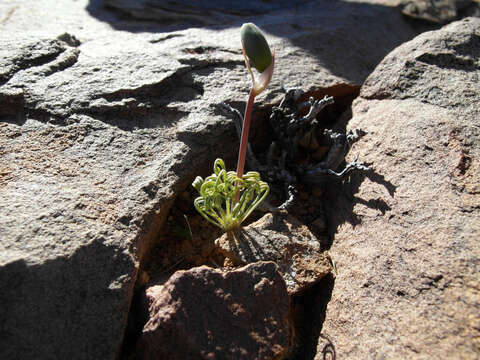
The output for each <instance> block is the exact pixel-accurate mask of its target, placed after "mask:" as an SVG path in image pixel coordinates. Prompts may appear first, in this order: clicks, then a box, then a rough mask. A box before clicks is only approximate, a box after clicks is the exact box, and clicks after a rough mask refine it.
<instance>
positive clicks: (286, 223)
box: [215, 214, 332, 295]
mask: <svg viewBox="0 0 480 360" xmlns="http://www.w3.org/2000/svg"><path fill="white" fill-rule="evenodd" d="M215 243H216V245H217V246H218V248H219V251H220V252H221V253H222V254H223V255H224V256H226V257H228V258H229V260H230V261H231V262H232V263H233V264H237V265H238V264H249V263H254V262H257V261H274V262H276V263H277V265H278V267H279V270H280V272H281V273H282V276H283V279H284V280H285V283H286V284H287V289H288V293H289V294H290V295H294V294H298V293H300V292H303V291H305V290H306V289H308V288H309V287H311V286H312V285H314V284H315V283H317V282H318V281H320V280H321V279H322V278H323V277H324V276H325V275H327V274H329V273H330V272H331V270H332V266H331V264H330V261H329V260H328V258H327V256H325V254H324V253H323V252H322V249H321V246H320V242H319V241H318V240H317V238H316V237H315V236H314V235H313V234H312V233H311V232H310V230H309V229H308V228H307V227H306V226H305V225H303V224H302V223H300V222H299V221H298V220H297V219H295V218H294V217H292V216H290V215H286V214H274V215H273V214H266V215H265V216H264V217H262V218H261V219H260V220H258V221H257V222H255V223H253V224H250V225H249V226H246V227H243V228H240V229H238V230H236V231H232V232H229V233H225V234H224V235H222V236H221V237H220V238H219V239H217V240H216V242H215Z"/></svg>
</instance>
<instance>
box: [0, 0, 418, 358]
mask: <svg viewBox="0 0 480 360" xmlns="http://www.w3.org/2000/svg"><path fill="white" fill-rule="evenodd" d="M101 4H102V3H101V2H98V1H93V0H92V1H87V0H79V1H73V2H58V3H54V2H52V1H50V0H35V1H33V0H26V1H21V2H1V3H0V28H1V32H0V34H1V35H0V55H1V56H0V238H1V242H0V293H1V295H0V319H1V321H0V323H1V327H0V328H1V333H2V337H1V340H0V358H22V359H26V360H28V359H45V358H51V357H52V356H54V355H52V354H55V356H57V357H60V358H72V359H114V358H117V357H118V356H119V353H120V351H121V350H120V348H121V344H122V341H123V340H122V339H123V335H124V330H125V326H126V320H127V313H128V310H129V307H130V303H131V298H132V292H133V289H134V283H135V281H136V278H137V272H138V269H139V267H140V266H141V265H142V264H143V263H144V261H145V259H146V257H147V256H148V255H149V251H150V249H151V248H152V246H153V244H154V242H155V241H156V235H157V233H158V231H159V229H160V228H161V227H162V224H163V223H164V218H165V216H166V214H167V212H168V211H169V208H170V205H171V204H172V202H173V200H174V198H175V196H176V195H177V193H180V192H182V191H183V190H184V189H185V188H186V187H187V186H189V183H190V182H191V180H192V179H193V178H194V177H195V176H196V175H198V174H200V175H205V171H204V169H211V164H212V162H213V160H214V158H215V157H217V156H222V157H224V158H228V157H233V156H234V152H235V151H236V145H235V144H233V143H232V139H235V135H234V129H233V125H232V123H231V121H230V120H228V119H227V118H226V117H225V116H224V115H223V114H221V113H220V112H219V111H218V109H217V107H216V104H218V103H220V102H222V101H226V102H228V103H230V104H233V105H235V106H238V107H243V105H244V101H245V99H246V98H247V94H248V87H249V81H250V79H249V77H248V74H247V72H246V69H245V66H244V62H243V58H242V55H241V50H240V44H239V39H238V36H239V34H238V28H239V26H240V22H238V23H237V22H231V23H228V24H227V25H222V26H220V27H218V28H215V29H213V28H198V27H196V26H195V27H194V28H191V26H192V24H189V23H188V22H184V24H183V25H182V26H177V27H176V28H175V29H173V28H172V26H170V25H168V24H155V23H142V22H138V21H137V20H134V21H130V20H128V19H125V18H124V17H122V16H117V15H116V13H114V12H111V11H107V10H105V9H104V8H103V6H102V5H101ZM320 10H321V11H320ZM236 19H239V18H236ZM376 19H378V21H377V20H376ZM235 21H238V20H235ZM242 21H243V20H242ZM392 24H396V25H392ZM258 25H260V26H264V27H265V28H266V31H267V36H268V38H269V41H271V42H272V44H274V45H275V47H276V49H277V56H278V58H277V59H278V61H277V64H278V66H277V70H276V75H275V77H274V83H273V84H272V86H271V87H270V90H269V92H267V93H266V96H263V97H261V98H259V99H258V103H259V104H260V103H262V104H265V103H266V102H270V103H273V102H274V101H276V99H278V98H279V96H280V95H279V94H280V90H278V89H279V88H280V83H282V82H285V84H286V85H287V86H300V85H301V86H303V85H305V84H308V85H309V86H310V85H311V87H312V88H322V87H335V86H336V85H339V87H337V88H335V89H338V88H342V89H347V90H346V91H347V92H348V91H350V93H352V92H353V91H357V89H358V85H360V84H361V83H362V82H363V80H364V79H365V78H366V77H367V75H368V74H369V72H370V71H371V70H372V69H373V68H374V66H375V65H376V63H377V62H378V61H379V60H380V59H381V58H382V57H383V55H384V54H385V53H386V52H387V51H389V50H390V49H391V48H392V47H394V46H396V45H397V44H399V43H401V42H403V41H405V40H406V39H409V38H411V37H412V36H413V35H414V30H412V29H411V28H410V26H409V25H407V24H406V23H404V22H403V20H402V18H401V17H400V16H399V15H398V14H397V12H396V11H395V10H394V9H390V8H388V9H387V8H384V7H378V6H372V5H366V4H346V3H345V4H344V3H338V4H336V5H335V4H333V3H331V2H328V1H326V2H322V3H321V4H320V3H319V4H317V3H316V2H311V3H309V4H308V5H305V6H304V7H301V9H299V11H298V12H297V13H296V14H295V15H292V14H291V11H290V10H281V9H280V10H276V11H275V12H271V13H265V15H261V16H259V17H258ZM391 26H396V31H393V32H392V31H390V29H391ZM115 29H121V30H122V31H117V30H115ZM367 30H369V31H367ZM366 44H367V46H365V45H366ZM352 89H353V90H352ZM234 142H236V140H234ZM232 144H233V145H232Z"/></svg>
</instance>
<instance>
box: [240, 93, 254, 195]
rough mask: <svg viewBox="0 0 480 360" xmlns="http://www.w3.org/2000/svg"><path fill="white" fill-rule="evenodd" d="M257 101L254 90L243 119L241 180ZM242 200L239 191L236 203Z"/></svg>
mask: <svg viewBox="0 0 480 360" xmlns="http://www.w3.org/2000/svg"><path fill="white" fill-rule="evenodd" d="M254 100H255V92H254V91H253V88H252V89H251V90H250V94H249V95H248V101H247V106H246V107H245V115H244V118H243V127H242V137H241V139H240V149H239V151H238V163H237V177H239V178H240V179H241V178H242V177H243V168H244V167H245V156H246V154H247V145H248V132H249V130H250V122H251V118H252V107H253V102H254ZM239 198H240V190H237V194H236V196H235V202H237V201H238V199H239Z"/></svg>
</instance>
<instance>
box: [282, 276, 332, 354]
mask: <svg viewBox="0 0 480 360" xmlns="http://www.w3.org/2000/svg"><path fill="white" fill-rule="evenodd" d="M334 285H335V278H334V276H333V275H332V274H330V275H328V276H326V277H324V278H323V279H322V280H321V281H320V282H318V283H317V284H316V285H315V286H314V287H312V288H311V289H309V290H307V291H306V292H305V293H303V294H301V295H300V296H296V297H294V298H293V300H292V305H293V309H294V310H293V311H294V317H295V332H296V334H297V337H296V339H297V343H296V344H295V350H294V352H293V353H292V356H291V357H290V358H289V359H312V360H313V359H314V358H315V355H316V354H317V353H323V354H324V356H323V358H322V359H335V345H334V344H333V343H332V342H331V341H330V340H329V338H328V335H327V334H322V328H323V322H324V321H325V316H326V312H327V306H328V303H329V302H330V299H331V298H332V292H333V288H334ZM320 342H321V343H320ZM328 356H330V357H328Z"/></svg>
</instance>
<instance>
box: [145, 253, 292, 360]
mask: <svg viewBox="0 0 480 360" xmlns="http://www.w3.org/2000/svg"><path fill="white" fill-rule="evenodd" d="M148 297H150V298H151V297H155V299H149V301H150V308H149V311H150V318H149V320H148V322H147V323H146V324H145V326H144V329H143V333H142V336H141V338H140V340H139V343H138V345H137V349H138V354H139V358H140V359H144V360H146V359H225V358H227V359H262V360H263V359H277V358H280V357H281V356H283V355H284V354H285V353H286V352H287V351H288V350H289V348H290V347H291V345H292V342H293V328H292V324H291V322H290V300H289V297H288V294H287V289H286V286H285V282H284V280H283V279H282V277H281V275H280V273H279V272H278V267H277V265H276V264H275V263H273V262H258V263H254V264H250V265H247V266H245V267H243V268H240V269H238V270H234V271H221V270H216V269H212V268H209V267H206V266H201V267H197V268H193V269H190V270H185V271H177V272H176V273H175V274H174V275H172V277H171V278H170V279H169V280H168V281H167V282H166V283H165V284H164V285H163V286H161V287H156V290H155V291H150V292H149V291H148V290H147V298H148ZM152 300H153V301H152Z"/></svg>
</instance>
